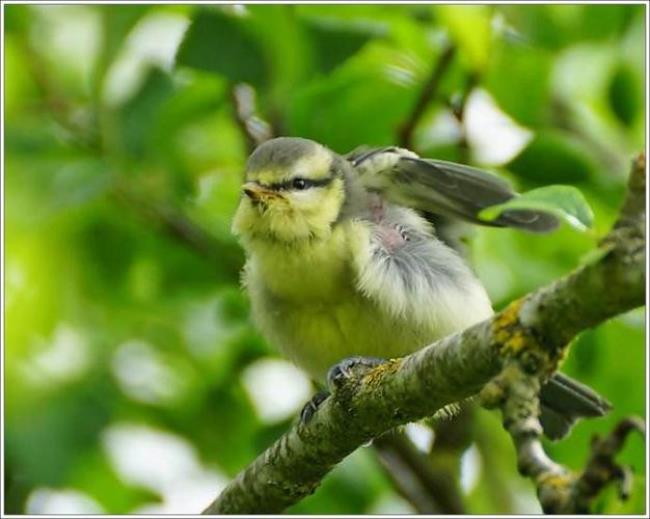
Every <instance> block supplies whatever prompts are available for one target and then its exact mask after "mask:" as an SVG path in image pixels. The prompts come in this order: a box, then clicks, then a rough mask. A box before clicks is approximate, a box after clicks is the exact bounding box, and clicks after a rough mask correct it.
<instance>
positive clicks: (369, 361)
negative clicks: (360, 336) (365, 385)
mask: <svg viewBox="0 0 650 519" xmlns="http://www.w3.org/2000/svg"><path fill="white" fill-rule="evenodd" d="M384 362H386V360H385V359H380V358H377V357H348V358H347V359H343V360H342V361H341V362H339V363H337V364H334V366H332V367H331V368H330V370H329V371H328V373H327V384H328V385H329V387H330V388H332V389H333V390H335V389H336V388H338V387H340V386H341V385H343V384H344V383H345V382H346V381H347V380H349V379H351V378H353V377H355V376H357V375H358V374H359V372H360V371H367V370H371V369H373V368H376V367H377V366H379V365H381V364H383V363H384Z"/></svg>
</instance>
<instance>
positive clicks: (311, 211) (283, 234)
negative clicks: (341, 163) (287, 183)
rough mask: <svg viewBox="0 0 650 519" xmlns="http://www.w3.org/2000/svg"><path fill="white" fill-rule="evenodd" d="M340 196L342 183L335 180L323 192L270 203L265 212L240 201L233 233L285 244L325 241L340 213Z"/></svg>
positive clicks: (342, 191) (246, 201)
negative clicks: (314, 239) (301, 241)
mask: <svg viewBox="0 0 650 519" xmlns="http://www.w3.org/2000/svg"><path fill="white" fill-rule="evenodd" d="M343 197H344V190H343V184H342V181H341V180H340V179H337V180H336V181H335V182H334V183H333V184H332V185H331V186H330V187H329V189H328V190H327V191H324V192H323V191H315V192H313V193H310V194H309V196H303V195H301V196H293V197H292V196H291V195H289V196H288V198H287V199H282V200H271V201H270V202H269V204H268V206H267V208H266V211H265V212H264V213H260V212H259V211H258V210H257V209H256V208H255V207H253V206H252V205H251V203H250V202H249V201H248V199H246V198H242V200H241V202H240V204H239V207H238V208H237V212H236V213H235V216H234V218H233V223H232V232H233V234H235V235H236V236H240V237H242V238H244V239H246V238H258V239H259V238H264V237H267V238H275V239H278V240H281V241H286V242H292V241H296V240H303V239H310V238H326V237H327V236H329V234H330V233H331V225H332V222H334V221H335V220H336V218H337V216H338V214H339V211H340V208H341V205H342V203H343Z"/></svg>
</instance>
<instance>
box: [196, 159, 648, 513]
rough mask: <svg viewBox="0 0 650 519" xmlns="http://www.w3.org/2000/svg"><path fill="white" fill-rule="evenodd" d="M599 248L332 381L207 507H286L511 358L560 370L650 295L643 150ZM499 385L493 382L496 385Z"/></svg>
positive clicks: (473, 388)
mask: <svg viewBox="0 0 650 519" xmlns="http://www.w3.org/2000/svg"><path fill="white" fill-rule="evenodd" d="M599 250H600V254H599V255H598V257H597V258H596V259H593V260H592V261H591V262H590V263H588V264H586V265H583V266H581V267H579V268H578V269H576V270H575V271H574V272H572V273H571V274H569V275H567V276H565V277H564V278H561V279H559V280H558V281H556V282H554V283H552V284H550V285H549V286H547V287H544V288H542V289H540V290H537V291H535V292H533V293H531V294H530V295H528V296H526V297H524V298H523V299H521V300H518V301H515V302H514V303H512V304H511V305H510V306H508V307H507V308H506V309H505V310H504V311H502V312H501V313H499V314H496V315H495V316H494V317H493V318H491V319H489V320H486V321H483V322H481V323H479V324H477V325H475V326H472V327H471V328H468V329H467V330H464V331H463V332H461V333H458V334H456V335H453V336H450V337H446V338H444V339H442V340H440V341H438V342H436V343H435V344H432V345H430V346H428V347H426V348H424V349H422V350H420V351H417V352H415V353H413V354H412V355H409V356H407V357H404V358H400V359H391V360H390V361H388V362H386V363H385V364H382V365H380V366H378V367H377V368H374V369H372V370H362V369H361V368H360V369H359V371H358V372H357V373H355V374H354V375H355V376H353V377H352V378H351V379H348V380H346V381H344V382H343V383H342V384H341V385H339V386H338V387H335V388H333V394H332V397H330V398H328V399H327V400H325V401H324V402H323V403H322V404H321V407H320V408H319V409H318V411H317V412H316V413H315V415H314V416H313V417H312V419H311V420H310V421H309V422H308V423H307V424H298V425H296V426H295V427H293V428H292V429H291V430H290V431H288V432H287V433H286V434H285V435H284V436H282V437H281V438H280V439H279V440H278V441H277V442H275V443H274V444H273V445H272V446H271V447H270V448H269V449H267V450H266V451H265V452H264V453H263V454H261V455H260V456H259V457H258V458H257V459H256V460H255V461H253V463H251V465H249V466H248V467H247V468H246V469H244V470H243V471H242V472H241V473H240V474H239V475H238V476H237V477H236V478H235V479H234V480H233V481H232V482H231V483H230V484H229V485H228V486H227V487H226V488H225V489H224V490H223V491H222V493H221V495H219V497H218V498H217V499H215V501H214V502H213V503H212V504H211V505H210V506H209V507H208V508H207V509H206V510H205V512H204V513H207V514H235V513H236V514H251V513H274V512H280V511H281V510H283V509H285V508H286V507H288V506H290V505H291V504H293V503H296V502H297V501H299V500H300V499H302V498H303V497H305V496H307V495H308V494H310V493H312V492H313V491H314V490H315V489H316V488H317V486H318V485H319V483H320V481H321V479H322V478H323V477H324V476H325V475H326V474H327V473H328V472H329V471H330V470H331V469H332V468H333V467H334V466H335V465H336V464H337V463H339V462H340V461H341V460H342V459H343V458H344V457H345V456H347V455H348V454H350V453H351V452H353V451H354V450H355V449H357V448H358V447H359V446H361V445H363V444H365V443H367V442H368V441H369V440H371V439H373V438H375V437H377V436H380V435H381V434H383V433H384V432H386V431H387V430H390V429H392V428H393V427H395V426H397V425H400V424H404V423H407V422H410V421H414V420H419V419H421V418H424V417H427V416H431V415H433V414H434V413H435V412H436V411H437V410H439V409H440V408H442V407H443V406H445V405H447V404H450V403H452V402H458V401H460V400H463V399H465V398H467V397H469V396H471V395H474V394H476V393H477V392H479V391H480V390H481V389H482V388H483V386H484V385H486V384H487V383H488V382H489V381H490V380H491V379H492V378H493V377H495V376H496V375H497V374H498V373H500V372H501V370H502V367H503V366H504V364H507V362H508V361H511V359H512V358H513V357H516V358H517V359H519V362H520V364H519V365H523V366H527V367H531V366H532V367H534V368H535V372H537V373H546V374H550V373H552V372H553V371H554V370H555V369H556V368H557V364H558V362H559V360H560V358H561V357H562V356H563V355H564V354H565V352H566V348H567V342H568V341H569V340H570V339H571V338H572V337H573V336H575V335H576V334H577V333H578V332H580V331H581V330H584V329H586V328H589V327H591V326H594V325H596V324H598V323H600V322H603V321H605V320H607V319H609V318H611V317H613V316H615V315H618V314H620V313H623V312H626V311H628V310H631V309H633V308H635V307H637V306H641V305H643V304H644V300H645V293H644V292H645V290H644V289H645V158H644V157H643V156H641V157H639V158H638V159H637V160H635V161H634V165H633V168H632V174H631V177H630V183H629V193H628V198H627V201H626V203H625V205H624V207H623V209H622V211H621V218H620V219H619V220H618V222H617V223H616V225H615V226H614V228H613V229H612V231H611V232H610V234H609V235H608V236H607V237H606V238H605V239H604V240H603V241H602V242H601V244H600V247H599ZM492 386H493V385H492Z"/></svg>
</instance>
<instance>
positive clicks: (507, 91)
mask: <svg viewBox="0 0 650 519" xmlns="http://www.w3.org/2000/svg"><path fill="white" fill-rule="evenodd" d="M494 47H495V48H494V51H493V53H492V56H491V59H492V62H491V66H490V68H489V70H488V71H487V73H486V76H485V80H484V85H485V87H486V88H487V89H488V91H489V92H490V93H491V94H492V96H493V97H494V99H495V100H496V102H497V103H498V104H499V106H500V107H501V108H502V109H503V111H505V112H506V113H507V114H508V115H510V116H511V117H513V118H514V119H515V120H517V121H518V122H519V123H521V124H524V125H526V126H539V125H540V124H543V123H544V122H545V120H546V118H547V110H548V107H549V104H550V103H549V98H550V77H551V69H552V64H553V63H552V55H551V54H549V53H548V52H545V51H544V50H542V49H538V48H535V47H530V46H527V45H523V44H522V43H520V42H519V43H518V42H510V41H501V42H500V44H499V45H495V46H494Z"/></svg>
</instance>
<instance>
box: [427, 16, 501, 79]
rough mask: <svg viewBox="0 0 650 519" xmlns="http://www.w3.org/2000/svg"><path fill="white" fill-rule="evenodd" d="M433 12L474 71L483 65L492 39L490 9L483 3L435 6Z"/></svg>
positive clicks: (479, 69)
mask: <svg viewBox="0 0 650 519" xmlns="http://www.w3.org/2000/svg"><path fill="white" fill-rule="evenodd" d="M435 14H436V16H437V18H438V19H439V20H440V22H441V23H442V25H443V26H445V27H446V28H447V29H448V30H449V33H450V36H451V38H452V40H453V41H454V42H455V43H456V45H457V46H458V48H459V49H460V51H461V55H462V56H463V57H464V59H465V60H467V62H468V64H469V66H470V67H471V68H473V69H474V70H476V71H478V72H482V71H483V70H485V68H486V67H487V64H488V61H489V59H490V50H491V49H490V47H491V45H490V44H491V41H492V25H491V18H492V14H491V9H490V7H489V6H485V5H462V6H461V5H451V6H450V5H437V6H435Z"/></svg>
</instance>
